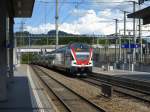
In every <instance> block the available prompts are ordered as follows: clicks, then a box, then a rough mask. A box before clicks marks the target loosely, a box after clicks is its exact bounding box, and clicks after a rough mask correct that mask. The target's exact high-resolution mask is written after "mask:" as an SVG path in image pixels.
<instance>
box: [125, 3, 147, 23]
mask: <svg viewBox="0 0 150 112" xmlns="http://www.w3.org/2000/svg"><path fill="white" fill-rule="evenodd" d="M127 16H128V18H140V19H143V24H144V25H145V24H150V6H149V7H146V8H144V9H142V10H139V11H136V12H134V13H131V14H128V15H127Z"/></svg>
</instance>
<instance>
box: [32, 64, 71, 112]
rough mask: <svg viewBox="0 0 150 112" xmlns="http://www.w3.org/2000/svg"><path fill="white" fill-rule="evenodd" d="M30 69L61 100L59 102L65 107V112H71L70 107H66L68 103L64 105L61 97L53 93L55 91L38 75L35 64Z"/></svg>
mask: <svg viewBox="0 0 150 112" xmlns="http://www.w3.org/2000/svg"><path fill="white" fill-rule="evenodd" d="M32 69H33V70H34V72H35V73H36V75H37V76H38V78H39V79H40V80H41V81H42V83H43V84H44V85H45V86H46V87H47V88H48V89H49V90H50V91H51V92H52V93H53V95H54V96H55V97H56V98H57V99H58V100H59V101H60V102H61V104H63V106H64V107H65V108H66V112H72V111H71V110H70V108H68V105H66V104H65V103H64V101H62V99H60V98H59V97H58V96H57V95H56V94H55V92H54V91H53V90H52V89H51V88H50V87H49V86H48V85H47V83H46V82H45V81H44V80H43V79H42V78H41V77H40V76H39V73H38V72H37V70H39V69H37V68H35V66H34V67H33V66H32Z"/></svg>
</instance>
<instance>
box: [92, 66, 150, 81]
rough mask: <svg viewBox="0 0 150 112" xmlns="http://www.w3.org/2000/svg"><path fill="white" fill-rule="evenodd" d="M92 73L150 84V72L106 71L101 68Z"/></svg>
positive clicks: (96, 68)
mask: <svg viewBox="0 0 150 112" xmlns="http://www.w3.org/2000/svg"><path fill="white" fill-rule="evenodd" d="M92 72H93V73H98V74H104V75H111V76H116V77H124V78H130V79H134V80H140V81H145V82H150V72H139V71H128V70H118V69H114V70H104V69H102V68H100V67H93V68H92Z"/></svg>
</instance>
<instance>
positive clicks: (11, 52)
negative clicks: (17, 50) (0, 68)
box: [9, 17, 14, 78]
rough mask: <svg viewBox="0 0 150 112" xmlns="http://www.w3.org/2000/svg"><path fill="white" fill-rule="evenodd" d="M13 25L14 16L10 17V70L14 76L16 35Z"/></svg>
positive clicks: (11, 76) (10, 74)
mask: <svg viewBox="0 0 150 112" xmlns="http://www.w3.org/2000/svg"><path fill="white" fill-rule="evenodd" d="M13 25H14V19H13V17H10V18H9V45H10V46H9V47H10V48H9V67H10V71H9V77H10V78H13V76H14V71H13V68H14V63H13V49H14V35H13V32H14V30H13Z"/></svg>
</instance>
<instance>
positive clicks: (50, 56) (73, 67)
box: [34, 43, 93, 76]
mask: <svg viewBox="0 0 150 112" xmlns="http://www.w3.org/2000/svg"><path fill="white" fill-rule="evenodd" d="M34 63H35V64H38V65H41V66H47V67H51V68H55V69H61V70H65V71H67V72H69V73H70V74H72V75H83V76H84V75H87V74H88V73H89V72H91V71H92V66H93V48H91V47H90V46H89V45H87V44H84V43H72V44H69V45H66V46H64V47H61V48H59V49H56V50H54V51H52V52H50V53H46V54H44V55H40V56H39V57H38V60H37V59H36V61H35V60H34Z"/></svg>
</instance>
